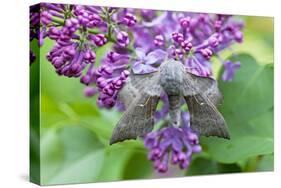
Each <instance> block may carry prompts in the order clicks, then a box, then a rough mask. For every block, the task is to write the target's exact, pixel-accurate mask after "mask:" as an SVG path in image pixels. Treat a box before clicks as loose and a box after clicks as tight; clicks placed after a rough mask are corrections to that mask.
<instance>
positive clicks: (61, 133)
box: [41, 126, 104, 185]
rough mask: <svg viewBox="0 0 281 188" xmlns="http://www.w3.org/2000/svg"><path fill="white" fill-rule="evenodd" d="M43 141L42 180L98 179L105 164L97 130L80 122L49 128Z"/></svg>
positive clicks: (73, 180)
mask: <svg viewBox="0 0 281 188" xmlns="http://www.w3.org/2000/svg"><path fill="white" fill-rule="evenodd" d="M43 142H44V143H46V144H42V153H41V155H42V163H41V164H42V169H41V173H42V184H44V185H47V184H48V185H51V184H52V185H53V184H65V183H82V182H83V183H85V182H93V181H95V180H96V179H97V178H98V176H99V173H100V171H101V169H102V166H103V161H104V149H103V147H102V144H101V143H100V142H99V141H98V139H97V138H96V136H95V134H94V133H93V132H92V131H90V130H89V129H87V128H83V127H81V126H65V127H63V128H60V129H57V130H54V131H49V132H48V133H47V135H45V136H44V137H43Z"/></svg>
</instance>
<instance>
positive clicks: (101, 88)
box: [30, 3, 243, 172]
mask: <svg viewBox="0 0 281 188" xmlns="http://www.w3.org/2000/svg"><path fill="white" fill-rule="evenodd" d="M37 9H38V10H39V9H41V13H40V14H39V11H35V12H34V13H31V14H30V23H31V26H35V25H37V26H38V25H39V24H40V25H41V27H31V29H30V40H33V39H35V38H36V39H37V40H38V43H39V44H40V45H43V44H44V39H45V38H46V37H47V38H49V39H51V40H52V41H54V46H53V48H52V49H51V51H50V52H49V53H48V54H47V59H48V60H49V61H50V63H51V64H52V65H53V66H54V69H55V70H56V72H57V73H58V74H59V75H63V76H67V77H77V78H79V79H80V82H81V83H82V84H84V85H86V88H85V90H84V94H85V96H88V97H92V96H95V95H97V96H98V97H97V104H98V105H99V107H101V108H102V107H103V108H112V107H116V108H117V109H119V110H121V109H122V110H124V106H123V105H122V104H121V103H120V101H118V100H117V96H118V92H119V91H120V89H121V88H122V87H123V85H124V84H126V80H127V78H128V76H129V74H130V73H131V72H133V73H134V74H148V73H151V72H155V71H157V70H158V69H159V66H160V65H161V63H162V62H163V61H164V60H165V59H167V58H173V59H176V60H178V61H180V62H182V63H183V64H184V65H185V68H186V70H187V71H188V72H190V73H192V74H195V75H198V76H202V77H212V76H213V72H212V58H215V57H219V53H220V52H221V51H223V50H225V49H228V48H229V47H230V46H231V45H232V44H234V43H241V42H242V41H243V33H242V31H241V30H242V28H243V23H242V22H241V21H239V20H236V19H235V18H234V17H232V16H229V15H221V14H218V15H216V14H198V13H184V12H171V11H155V10H137V9H126V8H110V7H107V8H106V7H105V8H100V7H95V6H82V5H63V4H51V3H41V4H40V7H39V8H38V7H37ZM105 45H107V46H106V49H107V50H106V52H105V55H103V57H102V58H101V60H100V57H99V58H98V57H96V54H99V53H100V52H101V51H104V50H103V48H104V46H105ZM100 50H101V51H100ZM30 57H31V60H33V55H32V53H30ZM97 59H98V61H97ZM219 60H220V61H221V62H222V63H223V68H224V72H223V75H222V78H221V79H222V80H223V81H231V80H232V79H233V77H234V74H235V71H236V70H237V69H238V68H239V67H240V63H239V62H238V63H233V62H230V61H229V60H227V59H219ZM131 70H132V71H131ZM161 101H162V103H163V105H162V108H161V109H160V110H157V111H156V113H155V115H154V117H155V120H156V122H157V123H162V124H163V125H164V127H163V128H160V129H158V130H155V131H154V132H152V133H149V134H148V135H147V136H145V137H144V142H145V147H146V148H147V149H148V150H149V152H148V153H149V159H150V160H152V161H153V162H154V166H155V169H156V170H158V171H159V172H166V171H167V170H168V163H169V162H171V163H172V164H174V165H178V166H179V167H180V168H181V169H184V168H187V167H188V166H189V164H190V162H191V157H192V154H193V153H197V152H200V151H201V147H200V145H199V138H198V137H199V135H197V134H196V133H194V132H193V131H192V130H191V128H190V126H189V114H188V112H184V111H182V125H181V126H180V127H174V126H172V125H169V124H167V123H166V122H167V119H168V112H169V103H168V100H167V96H166V95H165V94H163V95H162V96H161ZM183 104H184V103H183ZM166 124H167V125H168V126H166V127H165V125H166Z"/></svg>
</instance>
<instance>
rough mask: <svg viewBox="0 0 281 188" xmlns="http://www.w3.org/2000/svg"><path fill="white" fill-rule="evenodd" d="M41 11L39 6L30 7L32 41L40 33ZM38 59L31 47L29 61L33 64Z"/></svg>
mask: <svg viewBox="0 0 281 188" xmlns="http://www.w3.org/2000/svg"><path fill="white" fill-rule="evenodd" d="M39 23H40V13H39V6H38V5H34V6H31V7H30V11H29V41H30V43H31V42H32V41H33V40H35V39H37V40H38V36H39V34H40V25H39ZM35 59H36V56H35V53H34V52H33V51H32V49H30V52H29V62H30V64H32V63H33V62H34V61H35Z"/></svg>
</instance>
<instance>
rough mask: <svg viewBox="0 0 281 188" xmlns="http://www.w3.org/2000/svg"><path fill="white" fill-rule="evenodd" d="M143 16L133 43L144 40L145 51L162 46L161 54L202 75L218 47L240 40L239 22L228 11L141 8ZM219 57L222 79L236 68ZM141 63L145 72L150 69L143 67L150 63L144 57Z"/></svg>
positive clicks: (207, 72)
mask: <svg viewBox="0 0 281 188" xmlns="http://www.w3.org/2000/svg"><path fill="white" fill-rule="evenodd" d="M151 15H154V16H151ZM143 17H144V18H143V20H142V21H143V22H142V26H141V27H137V28H135V32H134V34H135V38H136V39H137V41H136V42H135V43H136V46H143V45H144V44H143V43H144V41H145V45H146V47H145V48H143V49H145V51H146V53H149V52H151V51H153V50H155V49H162V50H164V51H166V52H167V54H163V56H165V55H168V57H169V58H174V59H178V60H180V61H181V62H182V63H183V64H184V65H185V66H186V69H187V71H189V72H191V73H193V74H196V75H199V76H203V77H211V76H212V67H211V58H212V57H219V52H220V51H222V50H224V49H226V48H228V47H230V46H231V45H232V44H233V43H235V42H238V43H241V42H242V41H243V33H242V32H241V29H242V28H243V23H242V22H241V21H238V20H235V18H233V17H231V16H228V15H210V14H195V13H193V14H190V13H175V12H164V13H163V14H162V15H161V16H157V15H156V14H152V13H151V12H150V13H148V12H145V14H144V16H143ZM148 21H149V22H148ZM163 23H165V24H163ZM219 60H220V61H221V62H222V64H223V67H224V75H227V76H224V77H223V80H225V81H229V80H232V78H233V76H234V72H235V70H236V69H233V66H231V65H228V66H226V64H229V62H230V61H229V60H221V58H219ZM148 62H149V61H148ZM136 63H138V62H136ZM143 65H144V66H143V68H144V70H143V72H146V73H149V72H150V70H151V69H148V70H145V69H146V68H145V67H146V66H147V67H149V66H151V64H149V63H147V62H146V61H144V62H143Z"/></svg>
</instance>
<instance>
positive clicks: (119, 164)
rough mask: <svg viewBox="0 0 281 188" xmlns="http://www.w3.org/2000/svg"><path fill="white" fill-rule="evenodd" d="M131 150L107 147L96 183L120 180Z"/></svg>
mask: <svg viewBox="0 0 281 188" xmlns="http://www.w3.org/2000/svg"><path fill="white" fill-rule="evenodd" d="M132 153H133V150H131V149H130V148H125V147H119V146H109V147H107V149H106V150H105V154H104V165H103V167H102V171H101V173H100V175H99V178H98V181H117V180H122V177H123V173H124V170H125V167H126V164H127V162H128V160H129V159H130V156H131V155H132Z"/></svg>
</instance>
